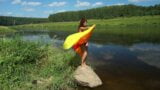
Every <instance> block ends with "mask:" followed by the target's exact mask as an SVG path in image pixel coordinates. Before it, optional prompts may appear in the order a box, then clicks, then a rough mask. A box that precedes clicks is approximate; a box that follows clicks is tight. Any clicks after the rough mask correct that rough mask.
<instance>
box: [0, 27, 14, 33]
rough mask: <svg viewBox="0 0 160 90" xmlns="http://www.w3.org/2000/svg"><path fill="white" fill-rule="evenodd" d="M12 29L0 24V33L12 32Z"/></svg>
mask: <svg viewBox="0 0 160 90" xmlns="http://www.w3.org/2000/svg"><path fill="white" fill-rule="evenodd" d="M14 31H15V30H14V29H11V28H9V27H6V26H0V33H5V32H14Z"/></svg>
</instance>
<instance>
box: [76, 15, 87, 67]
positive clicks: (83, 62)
mask: <svg viewBox="0 0 160 90" xmlns="http://www.w3.org/2000/svg"><path fill="white" fill-rule="evenodd" d="M88 28H89V27H87V20H86V19H85V18H82V19H81V20H80V24H79V26H78V32H83V31H85V30H86V29H88ZM81 49H82V51H83V54H82V57H81V66H85V65H86V58H87V55H88V42H86V43H84V44H82V45H81Z"/></svg>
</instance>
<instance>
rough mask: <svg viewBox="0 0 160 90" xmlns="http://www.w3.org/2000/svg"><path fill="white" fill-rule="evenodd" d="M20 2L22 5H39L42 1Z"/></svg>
mask: <svg viewBox="0 0 160 90" xmlns="http://www.w3.org/2000/svg"><path fill="white" fill-rule="evenodd" d="M21 4H22V5H30V6H39V5H41V4H42V3H41V2H26V1H24V2H22V3H21Z"/></svg>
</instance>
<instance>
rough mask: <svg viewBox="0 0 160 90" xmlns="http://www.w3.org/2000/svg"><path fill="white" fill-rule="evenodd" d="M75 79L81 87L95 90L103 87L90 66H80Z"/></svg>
mask: <svg viewBox="0 0 160 90" xmlns="http://www.w3.org/2000/svg"><path fill="white" fill-rule="evenodd" d="M74 78H75V80H76V82H77V83H78V84H80V85H81V86H87V87H90V88H94V87H97V86H100V85H102V81H101V80H100V78H99V77H98V75H97V74H96V73H95V72H94V71H93V70H92V68H91V67H89V66H79V67H78V68H77V69H76V70H75V73H74Z"/></svg>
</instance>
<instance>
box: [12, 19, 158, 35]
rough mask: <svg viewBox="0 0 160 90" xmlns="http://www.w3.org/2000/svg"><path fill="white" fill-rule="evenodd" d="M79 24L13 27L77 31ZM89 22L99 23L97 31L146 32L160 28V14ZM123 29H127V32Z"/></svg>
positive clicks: (90, 21)
mask: <svg viewBox="0 0 160 90" xmlns="http://www.w3.org/2000/svg"><path fill="white" fill-rule="evenodd" d="M78 24H79V22H55V23H54V22H53V23H43V24H28V25H18V26H13V27H12V28H14V29H17V30H53V31H66V32H76V29H77V26H78ZM88 24H89V25H92V24H96V25H97V26H96V30H95V32H106V33H107V32H108V33H137V32H138V33H139V32H140V30H141V31H142V32H144V33H145V32H152V31H153V28H154V29H156V30H158V29H160V26H159V24H160V16H139V17H129V18H125V17H124V18H122V17H121V18H114V19H102V20H88ZM123 30H127V32H125V31H123ZM131 30H132V31H131ZM146 30H147V31H146ZM155 32H156V31H155ZM158 32H159V31H158Z"/></svg>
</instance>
